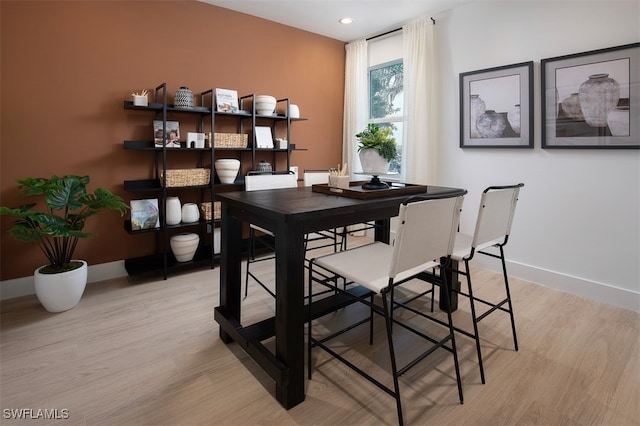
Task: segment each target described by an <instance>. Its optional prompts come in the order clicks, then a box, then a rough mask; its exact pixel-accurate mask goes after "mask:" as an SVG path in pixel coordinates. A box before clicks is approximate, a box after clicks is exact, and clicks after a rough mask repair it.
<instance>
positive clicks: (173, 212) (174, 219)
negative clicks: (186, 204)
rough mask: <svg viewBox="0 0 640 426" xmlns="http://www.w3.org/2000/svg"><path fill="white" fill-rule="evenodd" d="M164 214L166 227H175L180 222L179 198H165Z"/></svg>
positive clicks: (180, 208) (180, 207)
mask: <svg viewBox="0 0 640 426" xmlns="http://www.w3.org/2000/svg"><path fill="white" fill-rule="evenodd" d="M164 213H165V222H166V224H167V225H177V224H179V223H180V222H182V206H181V204H180V198H178V197H167V202H166V209H165V212H164Z"/></svg>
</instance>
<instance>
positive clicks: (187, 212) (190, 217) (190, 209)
mask: <svg viewBox="0 0 640 426" xmlns="http://www.w3.org/2000/svg"><path fill="white" fill-rule="evenodd" d="M199 220H200V209H199V208H198V205H197V204H195V203H184V204H183V205H182V222H183V223H195V222H197V221H199Z"/></svg>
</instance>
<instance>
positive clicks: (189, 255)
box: [169, 233, 200, 262]
mask: <svg viewBox="0 0 640 426" xmlns="http://www.w3.org/2000/svg"><path fill="white" fill-rule="evenodd" d="M199 243H200V236H199V235H198V234H194V233H183V234H176V235H174V236H172V237H171V239H170V240H169V244H170V245H171V251H172V252H173V255H174V256H175V257H176V260H177V261H178V262H189V261H191V260H193V256H194V255H195V254H196V250H197V249H198V244H199Z"/></svg>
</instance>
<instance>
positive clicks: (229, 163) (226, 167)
mask: <svg viewBox="0 0 640 426" xmlns="http://www.w3.org/2000/svg"><path fill="white" fill-rule="evenodd" d="M215 169H216V174H217V175H218V178H219V179H220V183H233V182H235V180H236V176H237V175H238V170H240V160H236V159H235V158H220V159H218V160H216V161H215Z"/></svg>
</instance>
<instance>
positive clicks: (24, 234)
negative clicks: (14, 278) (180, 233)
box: [0, 175, 129, 312]
mask: <svg viewBox="0 0 640 426" xmlns="http://www.w3.org/2000/svg"><path fill="white" fill-rule="evenodd" d="M89 181H90V178H89V176H62V177H58V176H55V175H54V176H52V177H51V178H32V177H27V178H22V179H17V180H16V182H18V185H19V189H20V190H21V191H22V193H23V194H24V195H27V196H31V195H36V196H43V197H44V202H45V205H46V209H44V211H37V210H34V208H35V207H36V205H37V203H30V204H25V205H22V206H20V207H16V208H9V207H0V215H2V216H11V217H15V218H17V220H16V222H15V223H14V224H13V226H12V227H11V228H9V230H8V232H9V234H10V235H13V237H15V238H16V239H17V240H19V241H24V242H35V243H37V244H38V247H39V248H40V250H42V252H43V253H44V255H45V257H46V258H47V260H48V261H49V264H48V265H45V266H42V267H40V268H38V269H36V271H35V272H34V278H35V288H36V295H37V296H38V300H40V303H42V305H43V306H44V307H45V309H46V310H47V311H49V312H62V311H66V310H68V309H71V308H73V307H74V306H75V305H77V304H78V302H79V301H80V297H82V293H83V292H84V288H85V286H86V284H87V262H85V261H83V260H74V259H73V255H74V252H75V249H76V246H77V244H78V241H79V240H80V239H84V238H90V237H95V236H96V234H95V233H92V232H85V231H83V229H84V226H85V222H86V220H87V219H88V218H89V217H91V216H95V215H97V214H98V213H100V212H101V211H102V210H105V209H109V210H117V211H118V212H120V215H121V216H123V215H124V214H125V212H126V211H127V209H129V206H128V205H127V204H126V203H125V202H124V200H123V199H122V198H121V197H119V196H117V195H114V194H113V193H111V192H110V191H108V190H107V189H104V188H97V189H96V190H95V192H94V193H93V194H91V193H87V184H88V183H89ZM69 275H79V277H78V281H77V282H72V280H71V279H70V277H69ZM50 279H53V280H54V281H56V280H57V281H58V283H57V284H51V283H49V282H48V281H49V280H50ZM61 287H66V288H64V289H63V288H61Z"/></svg>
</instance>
